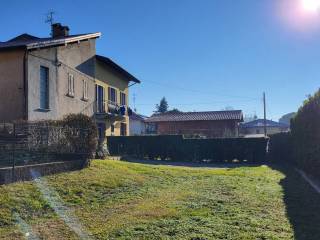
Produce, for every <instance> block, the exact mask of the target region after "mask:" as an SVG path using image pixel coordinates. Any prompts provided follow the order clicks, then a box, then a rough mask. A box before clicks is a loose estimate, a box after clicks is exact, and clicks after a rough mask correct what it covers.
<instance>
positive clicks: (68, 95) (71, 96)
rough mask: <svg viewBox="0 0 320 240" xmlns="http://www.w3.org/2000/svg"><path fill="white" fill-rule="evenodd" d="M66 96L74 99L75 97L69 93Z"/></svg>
mask: <svg viewBox="0 0 320 240" xmlns="http://www.w3.org/2000/svg"><path fill="white" fill-rule="evenodd" d="M66 96H67V97H70V98H74V95H71V94H69V93H67V94H66Z"/></svg>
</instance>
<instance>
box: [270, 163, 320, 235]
mask: <svg viewBox="0 0 320 240" xmlns="http://www.w3.org/2000/svg"><path fill="white" fill-rule="evenodd" d="M270 167H271V168H273V169H275V170H278V171H281V172H282V173H283V174H284V175H285V178H283V179H282V180H281V181H280V185H281V186H282V188H283V193H284V196H283V198H284V202H285V205H286V211H287V217H288V219H289V221H290V224H291V226H292V228H293V230H294V239H296V240H309V239H310V240H317V239H320V194H319V193H317V192H316V191H315V190H314V189H313V188H312V187H311V186H310V184H309V183H307V182H306V181H305V180H304V179H303V178H302V177H301V176H300V174H299V173H298V172H297V171H295V170H294V169H293V168H292V167H291V166H281V165H278V166H276V165H271V166H270Z"/></svg>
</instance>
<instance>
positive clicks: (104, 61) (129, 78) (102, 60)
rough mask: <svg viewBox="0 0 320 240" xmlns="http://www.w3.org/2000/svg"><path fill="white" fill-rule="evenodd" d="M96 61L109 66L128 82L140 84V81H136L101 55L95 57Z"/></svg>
mask: <svg viewBox="0 0 320 240" xmlns="http://www.w3.org/2000/svg"><path fill="white" fill-rule="evenodd" d="M96 59H98V60H99V61H101V62H102V63H104V64H107V65H109V66H111V67H112V68H113V69H114V70H116V71H118V72H120V73H122V74H123V75H124V76H125V77H126V78H127V80H128V81H129V82H135V83H141V81H140V80H139V79H137V78H136V77H135V76H133V75H132V74H131V73H129V72H128V71H127V70H125V69H124V68H122V67H121V66H120V65H118V64H117V63H115V62H114V61H112V60H111V59H110V58H107V57H104V56H101V55H96Z"/></svg>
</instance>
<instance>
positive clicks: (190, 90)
mask: <svg viewBox="0 0 320 240" xmlns="http://www.w3.org/2000/svg"><path fill="white" fill-rule="evenodd" d="M144 83H151V84H156V85H159V86H163V87H167V88H169V89H170V90H172V89H173V88H174V90H180V91H186V92H193V93H200V94H206V95H211V96H212V95H220V96H224V97H232V98H247V99H252V100H257V99H260V98H253V97H248V96H238V95H231V94H221V93H220V92H215V91H210V92H205V91H199V90H196V89H188V88H184V87H181V86H177V85H173V84H163V83H159V82H156V81H150V80H148V81H145V82H144Z"/></svg>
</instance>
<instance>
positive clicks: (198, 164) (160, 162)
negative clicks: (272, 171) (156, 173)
mask: <svg viewBox="0 0 320 240" xmlns="http://www.w3.org/2000/svg"><path fill="white" fill-rule="evenodd" d="M121 161H125V162H132V163H142V164H149V165H165V166H177V167H195V168H238V167H256V166H261V164H257V163H243V162H242V163H205V162H178V161H167V160H145V159H131V158H130V159H122V160H121Z"/></svg>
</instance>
